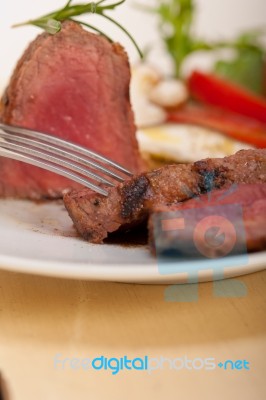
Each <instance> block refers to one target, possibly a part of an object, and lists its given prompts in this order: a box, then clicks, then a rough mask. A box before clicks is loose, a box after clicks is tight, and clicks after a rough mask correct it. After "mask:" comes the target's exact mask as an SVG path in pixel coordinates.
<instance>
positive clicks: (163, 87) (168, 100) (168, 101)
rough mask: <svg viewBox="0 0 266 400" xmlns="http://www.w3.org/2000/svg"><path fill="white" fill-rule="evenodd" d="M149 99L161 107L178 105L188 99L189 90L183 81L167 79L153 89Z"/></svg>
mask: <svg viewBox="0 0 266 400" xmlns="http://www.w3.org/2000/svg"><path fill="white" fill-rule="evenodd" d="M149 99H150V100H151V101H152V102H153V103H155V104H157V105H159V106H161V107H176V106H179V105H180V104H182V103H184V102H185V101H186V100H187V99H188V90H187V88H186V86H185V85H184V83H183V82H181V81H179V80H176V79H167V80H163V81H161V82H159V83H158V84H157V85H156V86H154V87H153V88H152V89H151V91H150V93H149Z"/></svg>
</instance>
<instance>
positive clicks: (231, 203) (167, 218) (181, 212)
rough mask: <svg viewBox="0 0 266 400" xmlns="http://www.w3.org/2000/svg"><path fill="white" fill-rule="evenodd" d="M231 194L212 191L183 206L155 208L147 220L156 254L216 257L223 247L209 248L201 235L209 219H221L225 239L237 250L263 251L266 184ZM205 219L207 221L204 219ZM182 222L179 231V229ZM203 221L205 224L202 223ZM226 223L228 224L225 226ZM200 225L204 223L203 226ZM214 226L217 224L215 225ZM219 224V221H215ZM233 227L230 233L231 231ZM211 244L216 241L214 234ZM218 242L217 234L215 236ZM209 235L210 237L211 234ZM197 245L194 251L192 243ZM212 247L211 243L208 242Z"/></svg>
mask: <svg viewBox="0 0 266 400" xmlns="http://www.w3.org/2000/svg"><path fill="white" fill-rule="evenodd" d="M231 189H232V190H228V189H227V190H224V189H220V190H213V191H212V192H211V193H207V194H203V195H200V196H197V197H195V198H193V199H190V200H187V201H185V202H183V203H179V204H175V205H171V206H166V205H162V206H158V207H155V209H154V211H153V212H152V213H151V215H150V218H149V224H148V227H149V243H150V247H151V249H152V252H153V253H154V254H155V253H156V252H157V253H158V254H167V253H168V254H169V252H171V254H173V253H175V252H178V253H179V254H186V252H187V251H188V252H189V255H190V256H191V255H193V254H197V253H198V250H197V249H199V248H202V249H205V250H207V251H208V252H209V253H210V254H212V255H213V256H218V255H219V251H222V248H223V244H222V245H221V247H220V246H219V242H218V246H217V247H216V246H211V245H210V246H209V245H208V243H207V244H206V237H205V235H201V234H197V235H196V236H195V233H197V232H198V230H196V227H197V226H199V224H201V230H202V231H203V233H207V232H208V230H209V228H211V224H212V219H213V222H215V217H216V216H217V215H218V216H220V215H221V216H222V217H223V220H224V221H225V224H224V225H223V228H222V226H221V229H222V232H221V234H225V237H224V239H225V240H227V241H229V242H231V243H234V242H235V243H236V245H237V246H238V249H239V250H244V251H245V249H247V250H248V251H258V250H263V249H265V248H266V183H264V184H240V185H236V186H235V187H232V188H231ZM206 217H207V218H206ZM181 218H182V220H183V226H182V229H180V226H179V227H178V223H179V224H180V221H181ZM204 219H205V223H204ZM227 221H228V222H229V223H227ZM202 222H203V223H202ZM216 223H217V222H216ZM218 223H219V221H218ZM232 227H233V229H232ZM213 232H214V240H215V230H214V231H213ZM217 233H218V235H217V237H218V238H219V232H217ZM210 234H212V232H211V230H210ZM235 235H236V236H235ZM194 242H197V243H196V244H197V247H196V246H195V243H194ZM210 243H212V242H210Z"/></svg>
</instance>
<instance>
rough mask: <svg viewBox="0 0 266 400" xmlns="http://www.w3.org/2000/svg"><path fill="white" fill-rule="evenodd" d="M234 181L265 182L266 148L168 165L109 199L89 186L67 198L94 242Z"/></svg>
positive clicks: (70, 209)
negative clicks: (156, 209)
mask: <svg viewBox="0 0 266 400" xmlns="http://www.w3.org/2000/svg"><path fill="white" fill-rule="evenodd" d="M233 183H237V184H240V183H266V150H242V151H240V152H238V153H236V154H235V155H233V156H230V157H226V158H224V159H207V160H203V161H199V162H196V163H195V164H187V165H169V166H166V167H163V168H160V169H157V170H154V171H151V172H148V173H142V174H140V175H137V176H136V177H134V178H132V179H130V180H128V181H126V182H125V183H122V184H119V185H118V186H117V187H115V188H111V189H109V195H108V197H104V196H101V195H98V194H94V193H91V191H89V190H87V189H84V190H82V191H73V192H71V193H69V194H66V195H65V196H64V202H65V206H66V208H67V210H68V212H69V215H70V217H71V218H72V220H73V222H74V224H75V226H76V228H77V230H78V232H79V233H80V234H81V235H82V236H83V237H84V238H85V239H86V240H89V241H91V242H94V243H101V242H102V241H103V239H105V238H106V237H107V235H108V233H111V232H114V231H116V230H118V229H120V228H121V227H122V228H127V227H129V226H132V224H133V225H134V224H138V223H140V222H141V221H143V220H145V219H146V218H147V217H148V215H149V214H150V213H151V212H152V210H153V209H154V207H155V206H158V205H165V204H175V203H178V202H180V201H184V200H187V199H189V198H191V197H193V196H195V195H199V194H201V193H205V192H208V191H210V190H212V189H215V188H216V189H217V188H227V187H230V186H231V185H232V184H233Z"/></svg>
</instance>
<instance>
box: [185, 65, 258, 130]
mask: <svg viewBox="0 0 266 400" xmlns="http://www.w3.org/2000/svg"><path fill="white" fill-rule="evenodd" d="M188 88H189V90H190V92H191V94H192V96H193V97H194V98H195V99H197V100H200V101H202V102H203V103H207V104H210V105H213V106H218V107H221V108H223V109H225V110H229V111H233V112H235V113H238V114H242V115H245V116H247V117H250V118H255V119H257V120H258V121H261V122H264V123H266V100H265V99H264V98H263V97H260V96H256V95H254V94H253V93H251V92H249V91H248V90H245V89H243V88H241V87H239V86H237V85H235V84H233V83H231V82H228V81H226V80H224V79H221V78H219V77H217V76H214V75H207V74H204V73H202V72H199V71H195V72H193V73H192V75H191V76H190V78H189V79H188Z"/></svg>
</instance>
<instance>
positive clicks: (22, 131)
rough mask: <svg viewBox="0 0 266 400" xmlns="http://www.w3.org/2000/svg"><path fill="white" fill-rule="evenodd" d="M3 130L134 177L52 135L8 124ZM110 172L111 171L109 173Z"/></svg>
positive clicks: (114, 165) (94, 154)
mask: <svg viewBox="0 0 266 400" xmlns="http://www.w3.org/2000/svg"><path fill="white" fill-rule="evenodd" d="M1 128H2V129H3V130H4V131H7V132H12V133H15V134H16V133H17V134H21V135H26V136H28V137H30V138H33V139H39V140H43V141H44V142H46V143H50V144H53V145H58V146H60V147H62V148H64V149H68V150H71V151H74V152H76V153H78V154H82V155H84V156H86V157H90V158H92V159H95V160H97V161H100V162H102V163H104V164H106V165H108V166H111V167H113V168H114V169H116V170H118V171H120V172H122V173H124V174H125V175H127V176H132V173H131V172H130V171H128V170H127V169H126V168H124V167H122V166H121V165H120V164H117V163H115V162H113V161H111V160H110V159H108V158H106V157H103V156H101V155H100V154H97V153H95V152H93V151H91V150H88V149H85V148H84V147H82V146H79V145H76V144H74V143H72V142H68V141H65V140H63V139H59V138H57V137H55V136H52V135H48V134H44V133H41V132H37V131H34V130H30V129H25V128H20V127H15V126H10V125H6V124H2V123H0V129H1ZM109 172H110V171H109Z"/></svg>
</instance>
